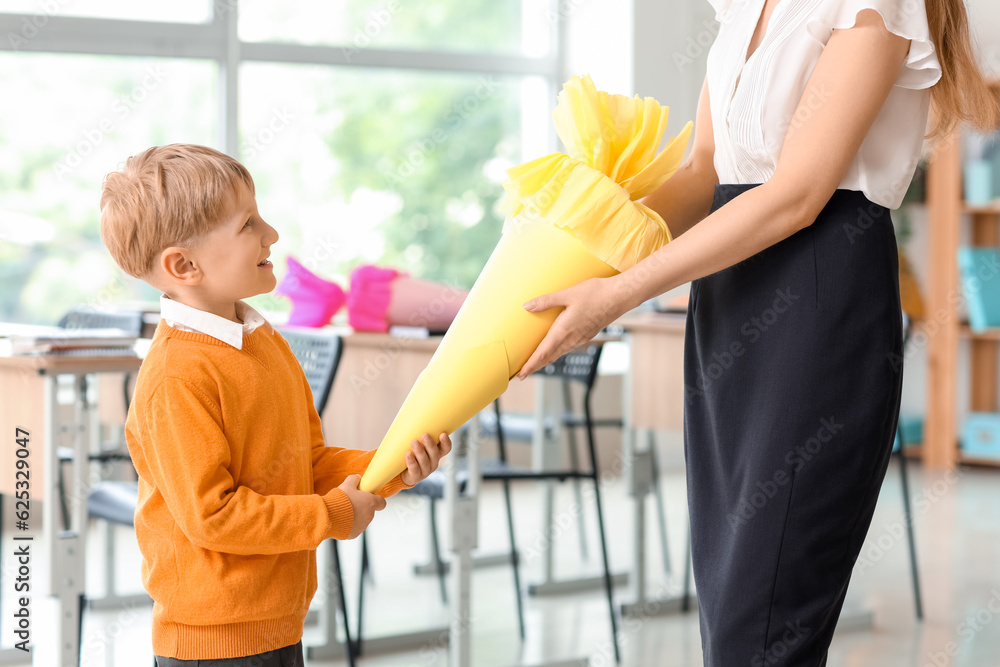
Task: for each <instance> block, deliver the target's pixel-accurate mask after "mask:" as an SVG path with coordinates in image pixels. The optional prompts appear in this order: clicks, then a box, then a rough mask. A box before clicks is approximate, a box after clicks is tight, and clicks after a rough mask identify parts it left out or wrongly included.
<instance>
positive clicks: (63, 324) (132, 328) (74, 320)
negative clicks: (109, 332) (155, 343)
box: [59, 308, 142, 336]
mask: <svg viewBox="0 0 1000 667" xmlns="http://www.w3.org/2000/svg"><path fill="white" fill-rule="evenodd" d="M59 327H60V328H62V329H121V330H122V331H124V332H125V333H126V334H128V335H130V336H139V335H140V334H141V333H142V313H141V312H140V311H138V310H116V311H104V310H92V309H89V308H74V309H72V310H70V311H69V312H67V313H66V314H65V315H63V316H62V319H61V320H59Z"/></svg>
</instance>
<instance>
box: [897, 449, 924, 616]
mask: <svg viewBox="0 0 1000 667" xmlns="http://www.w3.org/2000/svg"><path fill="white" fill-rule="evenodd" d="M897 454H898V455H899V479H900V481H901V482H902V488H903V511H904V512H905V513H906V534H907V539H908V540H909V543H910V574H911V576H912V577H913V603H914V605H915V607H916V611H917V620H923V618H924V606H923V602H922V600H921V599H920V572H919V571H918V570H917V547H916V544H915V540H914V538H913V512H912V510H911V508H910V483H909V478H908V476H907V472H906V457H905V456H903V434H902V433H900V434H899V452H897Z"/></svg>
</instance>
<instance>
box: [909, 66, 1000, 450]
mask: <svg viewBox="0 0 1000 667" xmlns="http://www.w3.org/2000/svg"><path fill="white" fill-rule="evenodd" d="M993 88H994V91H996V93H997V95H1000V81H995V82H994V83H993ZM962 161H963V156H962V138H961V131H960V130H958V131H956V132H954V133H952V135H951V136H949V137H948V138H947V139H943V140H942V141H941V143H940V145H939V146H938V147H937V148H936V150H935V152H934V154H933V156H932V158H931V160H930V161H929V162H928V165H927V212H928V224H929V226H930V228H929V233H928V236H929V239H928V241H929V248H930V250H929V252H928V272H927V276H928V285H927V312H926V317H925V319H924V321H923V322H921V323H920V326H921V327H922V328H923V330H924V333H925V336H926V340H927V364H928V368H927V399H926V410H925V426H924V442H923V446H922V448H921V456H922V458H923V462H924V465H925V466H927V467H929V468H952V467H954V466H956V465H957V464H959V463H977V464H989V465H1000V462H996V461H986V460H982V459H973V458H965V457H963V454H962V451H961V450H960V449H959V441H958V437H957V435H956V434H957V433H958V432H959V426H960V424H959V423H958V401H957V395H958V391H957V389H958V375H959V370H960V369H959V362H958V351H959V346H960V345H961V344H963V343H967V344H968V345H969V383H970V386H969V405H968V408H969V410H970V411H973V412H996V411H997V410H998V409H1000V405H998V400H997V399H998V392H997V390H998V382H997V367H998V362H1000V329H997V330H991V331H987V332H984V333H974V332H973V331H972V330H971V329H969V326H968V323H967V322H964V321H961V320H960V316H959V308H958V305H959V303H960V302H961V301H962V300H963V297H962V286H961V283H960V274H959V268H958V247H959V243H960V238H961V231H962V225H963V224H965V223H966V221H968V224H969V225H971V227H970V228H969V232H970V233H969V239H970V241H969V242H970V243H971V244H972V245H977V246H997V245H1000V203H998V202H994V203H993V204H990V205H986V206H979V205H976V206H973V205H970V204H967V203H966V202H965V201H964V199H963V194H962ZM956 297H958V298H956Z"/></svg>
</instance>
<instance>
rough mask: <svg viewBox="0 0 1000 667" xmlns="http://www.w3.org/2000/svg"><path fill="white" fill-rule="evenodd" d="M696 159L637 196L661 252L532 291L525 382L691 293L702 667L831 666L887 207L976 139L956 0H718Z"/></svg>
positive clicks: (878, 465) (873, 457) (688, 372)
mask: <svg viewBox="0 0 1000 667" xmlns="http://www.w3.org/2000/svg"><path fill="white" fill-rule="evenodd" d="M710 1H711V2H712V4H713V6H714V7H715V9H716V12H717V13H716V18H717V19H718V20H719V22H720V24H721V26H720V31H719V34H718V37H717V39H716V41H715V43H714V45H713V46H712V49H711V50H710V52H709V55H708V68H707V77H706V80H705V84H704V86H703V88H702V92H701V99H700V102H699V105H698V116H697V121H696V128H695V138H694V144H693V147H692V151H691V154H690V156H689V157H688V159H687V160H686V162H685V164H684V166H683V167H682V169H681V170H680V171H678V172H677V173H676V174H675V175H674V176H673V177H672V178H671V179H670V180H669V181H667V182H666V183H665V184H664V185H663V187H661V188H660V189H659V190H657V191H656V192H654V193H653V194H652V195H650V196H649V197H647V198H646V199H645V201H644V203H646V204H647V205H649V206H650V207H651V208H653V209H654V210H655V211H657V212H658V213H659V214H660V215H661V216H662V217H663V219H664V220H665V221H666V223H667V224H668V225H669V227H670V229H671V231H672V233H673V235H674V237H675V239H674V241H672V242H671V243H669V244H667V245H666V246H664V247H663V248H662V249H660V250H659V251H657V252H656V253H654V254H653V255H651V256H649V257H648V258H646V259H645V260H643V261H642V262H640V263H639V264H637V265H636V266H634V267H633V268H632V269H630V270H628V271H626V272H624V273H622V274H620V275H617V276H615V277H613V278H607V279H593V280H588V281H585V282H583V283H580V284H578V285H576V286H574V287H571V288H569V289H565V290H562V291H559V292H555V293H552V294H548V295H542V296H539V297H538V298H536V299H533V300H532V301H530V302H529V303H527V304H525V308H527V309H528V310H530V311H534V312H537V311H542V310H546V309H548V308H553V307H563V308H565V310H564V311H563V312H562V313H560V315H559V317H558V318H557V319H556V321H555V323H554V324H553V326H552V329H551V331H550V332H549V334H548V335H547V336H546V338H545V340H543V341H542V343H541V344H540V345H539V347H538V349H537V350H536V351H535V353H534V354H533V355H532V357H531V358H530V359H529V360H528V362H527V363H526V364H525V366H524V368H523V369H522V370H521V372H520V373H519V376H520V377H522V378H523V377H527V375H529V374H530V373H532V372H534V371H535V370H537V369H539V368H541V367H542V366H544V365H546V364H547V363H550V362H552V361H553V360H554V359H556V358H557V357H559V356H560V355H561V354H563V353H565V352H566V351H568V350H570V349H572V348H573V347H576V346H577V345H580V344H583V343H584V342H586V341H588V340H589V339H590V338H591V337H592V336H593V335H595V334H596V333H597V332H598V331H599V330H600V329H601V328H603V327H604V326H606V325H607V324H609V323H610V322H612V321H613V320H615V319H616V318H618V317H619V316H621V315H622V314H624V313H626V312H627V311H629V310H631V309H632V308H634V307H636V306H638V305H640V304H641V303H643V302H644V301H646V300H647V299H650V298H653V297H655V296H657V295H659V294H662V293H663V292H665V291H667V290H670V289H672V288H674V287H677V286H678V285H682V284H683V283H685V282H688V281H691V293H690V300H689V306H688V314H687V329H686V334H685V336H686V340H685V359H684V376H685V377H684V381H685V414H684V436H685V457H686V461H687V480H688V502H689V509H690V519H691V530H692V540H693V542H692V548H693V552H694V558H693V563H694V575H695V582H696V584H697V587H698V597H699V613H700V621H701V636H702V648H703V654H704V661H705V665H709V666H725V667H730V666H732V665H750V666H753V665H810V666H812V665H824V664H825V663H826V655H827V650H828V647H829V645H830V640H831V637H832V635H833V631H834V628H835V626H836V622H837V618H838V616H839V614H840V610H841V606H842V605H843V602H844V596H845V594H846V591H847V586H848V582H849V580H850V576H851V569H852V567H853V565H854V563H855V561H856V559H857V557H858V553H859V551H860V549H861V546H862V543H863V541H864V538H865V534H866V533H867V531H868V527H869V525H870V523H871V518H872V513H873V512H874V508H875V502H876V500H877V497H878V491H879V487H880V485H881V483H882V479H883V476H884V475H885V470H886V466H887V463H888V459H889V453H890V450H891V446H892V440H893V434H894V431H895V426H896V422H897V418H898V414H899V399H900V390H901V381H902V369H901V367H900V365H899V364H898V363H896V360H898V359H900V358H901V355H902V331H901V328H902V327H901V316H900V304H899V286H898V266H897V251H896V241H895V236H894V233H893V227H892V222H891V220H890V216H889V211H890V210H891V209H894V208H898V206H899V205H900V203H901V201H902V198H903V194H904V193H905V191H906V189H907V186H908V184H909V182H910V180H911V178H912V176H913V173H914V170H915V168H916V164H917V160H918V158H919V156H920V150H921V145H922V141H923V139H924V130H925V129H926V126H927V119H928V111H929V106H930V102H931V98H932V97H933V101H934V103H935V104H934V106H935V112H936V113H935V132H934V133H933V134H932V136H937V135H941V134H944V133H946V132H947V131H949V130H950V129H952V128H953V127H954V125H955V123H956V122H958V121H959V120H967V121H971V122H972V123H973V124H974V125H976V126H978V127H980V128H983V129H986V128H990V127H995V126H996V125H997V124H998V123H1000V104H998V101H997V99H996V98H995V97H992V96H991V94H990V92H989V90H988V88H987V85H986V83H985V82H984V80H983V77H982V75H981V73H980V72H979V71H978V69H977V67H976V64H975V60H974V58H973V55H972V51H971V48H970V44H969V31H968V18H967V16H966V12H965V8H964V6H963V4H962V0H926V7H925V4H924V2H923V0H710Z"/></svg>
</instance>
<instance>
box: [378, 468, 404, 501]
mask: <svg viewBox="0 0 1000 667" xmlns="http://www.w3.org/2000/svg"><path fill="white" fill-rule="evenodd" d="M402 476H403V473H399V474H398V475H396V476H395V477H393V478H392V479H390V480H389V481H388V482H386V483H385V486H383V487H382V488H381V489H379V490H378V491H377V493H378V495H380V496H382V497H383V498H388V497H389V496H393V495H395V494H397V493H399V492H400V491H402V490H403V489H412V488H413V487H412V486H410V485H409V484H405V483H404V482H403V479H402Z"/></svg>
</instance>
